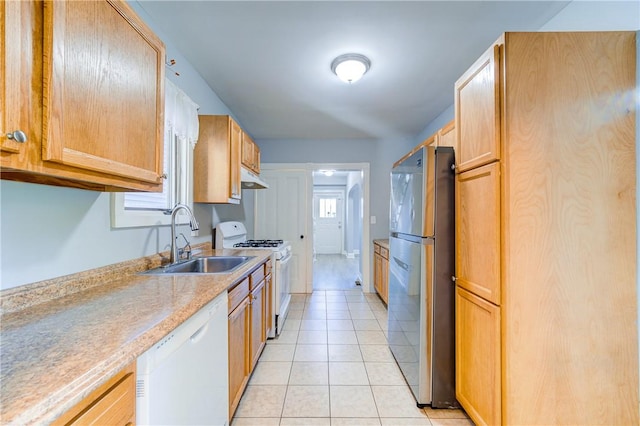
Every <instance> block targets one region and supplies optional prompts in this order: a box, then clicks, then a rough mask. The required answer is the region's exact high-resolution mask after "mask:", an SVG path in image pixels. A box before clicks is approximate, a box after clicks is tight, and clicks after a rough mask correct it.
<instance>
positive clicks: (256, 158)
mask: <svg viewBox="0 0 640 426" xmlns="http://www.w3.org/2000/svg"><path fill="white" fill-rule="evenodd" d="M253 171H254V172H256V174H258V175H259V174H260V147H259V146H258V145H256V144H255V143H254V144H253Z"/></svg>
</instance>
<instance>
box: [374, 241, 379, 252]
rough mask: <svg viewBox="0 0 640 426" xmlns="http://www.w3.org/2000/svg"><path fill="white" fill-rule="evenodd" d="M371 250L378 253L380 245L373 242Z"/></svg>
mask: <svg viewBox="0 0 640 426" xmlns="http://www.w3.org/2000/svg"><path fill="white" fill-rule="evenodd" d="M373 252H374V253H378V254H380V246H379V245H378V244H376V243H373Z"/></svg>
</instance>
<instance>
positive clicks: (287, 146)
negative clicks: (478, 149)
mask: <svg viewBox="0 0 640 426" xmlns="http://www.w3.org/2000/svg"><path fill="white" fill-rule="evenodd" d="M130 4H131V5H132V7H133V8H134V9H135V10H136V12H138V13H139V14H140V16H141V17H142V19H144V20H145V21H146V22H147V23H148V24H149V25H150V26H151V28H152V29H153V30H154V31H155V32H156V33H157V34H158V36H159V37H160V38H161V39H163V41H164V42H165V44H166V47H167V57H168V58H173V59H175V60H176V61H177V64H176V65H175V66H174V67H173V68H175V69H176V70H177V71H179V72H180V76H179V77H177V76H175V75H173V74H171V70H170V69H168V70H167V75H168V77H169V78H170V79H171V80H172V81H173V82H174V83H175V84H177V85H178V86H179V87H180V88H182V90H184V91H185V92H186V93H187V94H188V95H189V96H190V97H191V98H192V99H193V100H194V101H195V102H197V103H198V104H199V105H200V114H229V113H231V112H230V111H229V110H228V108H227V107H226V106H225V105H224V103H223V102H222V101H221V100H220V99H219V98H218V96H217V95H216V94H215V93H214V92H213V91H212V90H211V89H210V88H209V87H208V86H207V84H206V83H205V82H204V80H203V79H202V78H201V77H200V75H199V74H198V73H197V72H196V71H195V70H194V69H193V68H192V67H191V65H190V64H189V63H188V61H186V60H185V59H184V57H183V56H182V55H181V54H180V53H179V52H178V51H177V50H176V49H175V48H174V47H173V46H172V44H171V42H170V40H169V39H168V38H167V37H166V36H164V34H163V33H162V31H160V30H159V28H156V27H155V26H154V24H153V22H151V20H150V19H149V17H148V16H147V14H146V13H145V12H144V10H143V9H142V8H141V7H140V5H139V4H138V3H137V2H133V1H132V2H130ZM638 15H639V12H638V3H637V2H573V3H571V4H569V6H567V7H566V8H565V9H564V10H563V11H562V12H561V13H560V14H558V16H557V17H556V18H554V19H552V20H551V21H550V22H549V23H548V24H547V25H546V26H545V27H544V28H543V30H546V31H551V30H606V29H633V30H637V29H638V28H639V26H638V19H639V18H638ZM451 103H452V104H453V90H452V99H451ZM232 115H233V114H232ZM452 118H453V107H452V106H451V107H449V108H448V109H446V110H445V111H443V112H442V114H441V115H440V117H438V118H437V119H435V120H433V121H432V122H431V123H428V124H427V125H426V126H425V129H424V130H423V131H422V132H421V133H420V134H419V135H418V136H417V137H416V138H415V140H344V141H272V140H262V141H260V140H258V141H257V142H258V144H259V145H260V147H261V151H262V160H263V161H264V162H301V163H304V162H314V163H315V162H318V163H321V162H324V163H336V162H338V163H344V162H368V163H370V165H371V215H374V216H376V218H377V224H376V225H372V227H371V238H384V237H386V236H387V233H388V203H389V200H388V194H389V172H390V170H391V166H392V164H393V163H394V162H395V161H396V160H397V159H398V158H400V157H401V156H402V155H403V154H404V153H405V152H407V151H408V150H410V149H411V148H412V147H413V146H414V145H415V144H416V143H418V142H419V141H421V140H423V139H424V138H425V137H427V136H429V135H430V134H432V133H433V132H434V131H435V130H437V129H438V128H439V127H441V126H442V125H443V124H444V123H446V122H448V121H449V120H450V119H452ZM240 125H242V123H240ZM253 195H254V193H253V192H252V191H247V190H245V191H243V203H242V204H241V205H240V206H220V205H219V206H215V207H213V206H209V205H201V204H200V205H196V206H195V213H196V216H197V217H198V220H199V221H200V224H201V231H200V237H196V238H192V241H193V242H204V241H209V240H210V238H211V236H210V232H211V231H210V228H211V226H212V225H215V224H216V223H217V222H218V221H221V220H229V219H237V220H245V222H246V223H247V225H248V226H251V224H252V223H253V220H251V219H252V213H251V212H252V210H253V200H254V197H253ZM109 208H110V206H109V195H108V194H106V193H97V192H91V191H84V190H78V189H69V188H58V187H50V186H43V185H33V184H27V183H19V182H10V181H4V180H0V212H1V214H0V289H7V288H11V287H15V286H18V285H21V284H27V283H31V282H35V281H40V280H44V279H48V278H53V277H57V276H61V275H66V274H70V273H74V272H79V271H83V270H87V269H91V268H96V267H100V266H104V265H108V264H112V263H115V262H120V261H124V260H128V259H134V258H137V257H141V256H146V255H150V254H153V253H156V252H158V251H162V250H165V249H166V248H167V246H168V244H169V240H170V237H169V231H168V229H167V228H166V227H160V228H138V229H118V230H116V229H111V227H110V220H109ZM181 232H186V233H187V235H188V228H186V227H185V228H184V229H181ZM249 232H250V234H251V232H252V231H251V229H250V230H249ZM36 262H37V265H38V267H37V268H36V267H34V266H33V265H34V263H36Z"/></svg>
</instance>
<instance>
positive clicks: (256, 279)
mask: <svg viewBox="0 0 640 426" xmlns="http://www.w3.org/2000/svg"><path fill="white" fill-rule="evenodd" d="M264 266H265V265H264V264H262V265H260V267H258V269H256V270H255V271H253V272H252V273H251V289H252V290H253V289H254V288H256V287H257V286H258V284H260V282H261V281H262V280H263V279H264V275H265V274H264Z"/></svg>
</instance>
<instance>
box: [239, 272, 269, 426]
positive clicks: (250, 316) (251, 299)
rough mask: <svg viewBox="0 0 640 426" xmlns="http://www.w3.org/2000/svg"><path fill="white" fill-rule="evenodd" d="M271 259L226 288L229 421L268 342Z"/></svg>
mask: <svg viewBox="0 0 640 426" xmlns="http://www.w3.org/2000/svg"><path fill="white" fill-rule="evenodd" d="M271 276H272V275H271V260H268V261H266V262H265V263H263V264H261V265H260V266H258V267H257V268H256V269H254V270H253V271H252V272H251V273H250V274H249V275H248V276H246V277H245V278H243V279H242V280H240V281H238V283H237V284H236V285H235V286H234V287H233V288H231V290H229V296H228V297H229V422H231V419H232V418H233V415H234V413H235V411H236V409H237V408H238V404H239V403H240V399H241V398H242V394H243V392H244V390H245V388H246V386H247V382H248V381H249V377H250V376H251V373H252V372H253V369H254V368H255V366H256V364H257V362H258V359H259V358H260V354H262V350H263V349H264V347H265V345H266V342H267V333H268V327H269V318H270V317H271V314H270V313H271V297H270V294H271V288H272V287H271V285H272V283H271Z"/></svg>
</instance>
